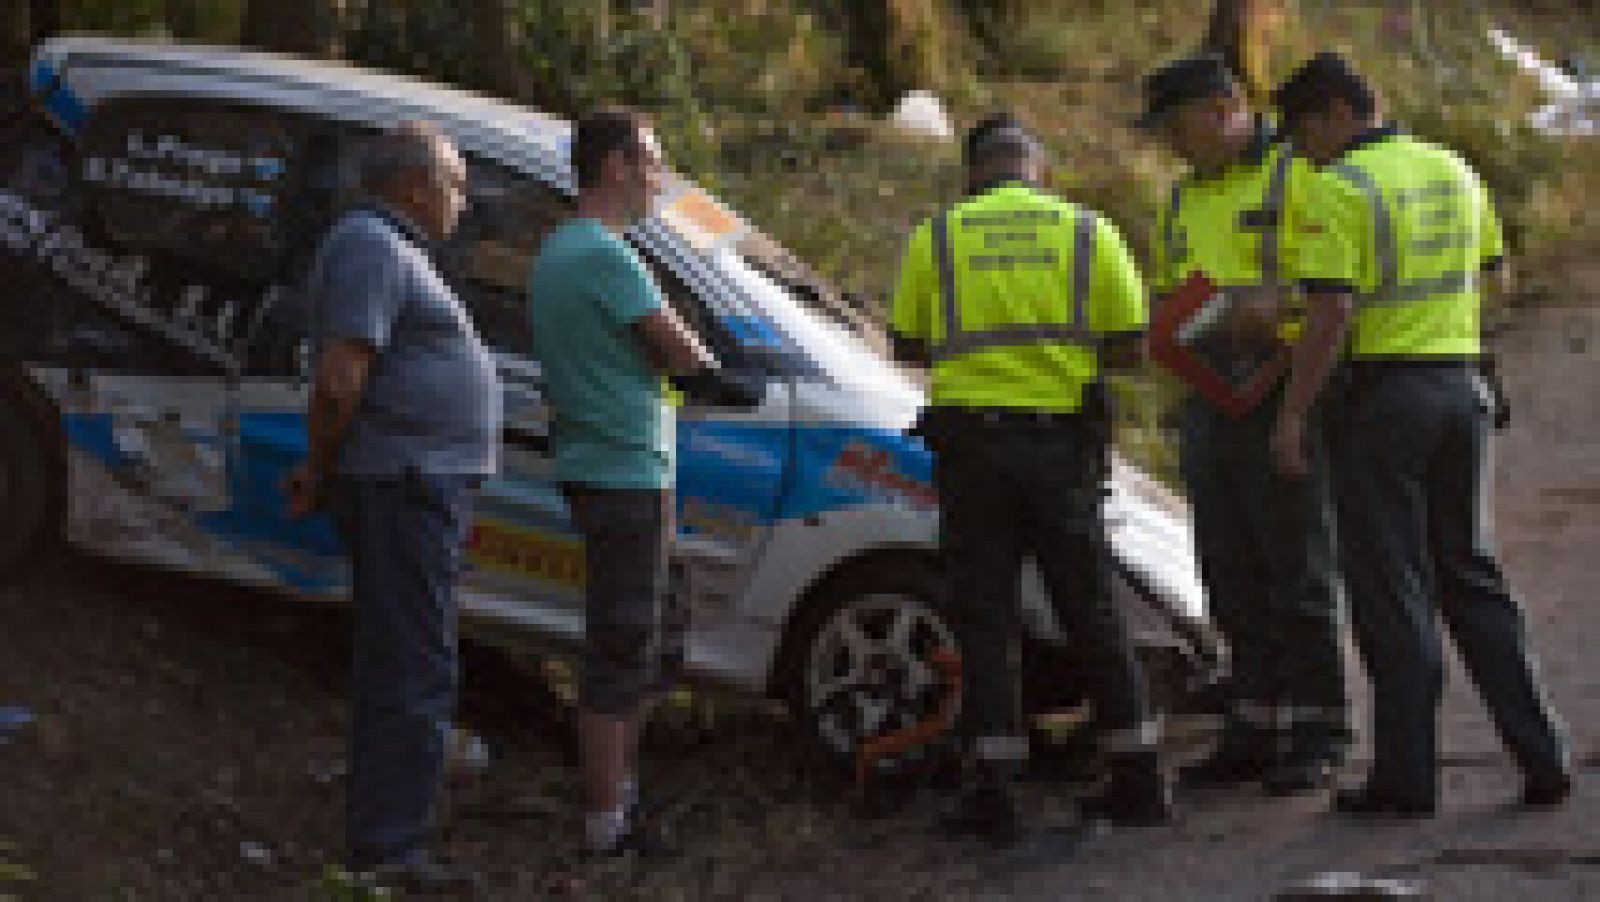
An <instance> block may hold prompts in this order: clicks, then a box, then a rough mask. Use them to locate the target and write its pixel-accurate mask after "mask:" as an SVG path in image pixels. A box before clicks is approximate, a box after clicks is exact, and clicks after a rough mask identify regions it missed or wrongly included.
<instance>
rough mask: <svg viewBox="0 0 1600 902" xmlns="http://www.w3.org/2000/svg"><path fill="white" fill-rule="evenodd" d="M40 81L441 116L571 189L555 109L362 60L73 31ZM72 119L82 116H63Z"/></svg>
mask: <svg viewBox="0 0 1600 902" xmlns="http://www.w3.org/2000/svg"><path fill="white" fill-rule="evenodd" d="M29 75H30V81H31V83H32V85H33V86H34V88H35V90H39V91H42V92H48V91H49V90H50V86H51V85H52V84H56V83H59V84H60V85H62V86H64V87H65V88H66V89H67V90H68V91H69V92H70V93H71V101H70V104H64V105H58V106H57V107H53V109H55V111H56V112H57V113H58V116H60V117H61V118H64V119H70V118H71V111H72V109H73V108H74V105H75V107H76V108H77V109H82V108H86V107H92V106H94V105H96V104H98V103H100V102H102V101H104V100H108V99H111V98H114V97H124V96H133V95H173V94H176V95H182V96H195V97H202V96H203V97H211V98H215V99H218V100H232V101H237V102H240V103H259V104H263V105H266V106H272V107H281V108H287V109H295V110H299V111H302V112H305V113H309V114H312V115H317V116H323V117H327V118H330V119H337V120H341V121H345V122H350V123H354V124H358V125H366V126H371V127H380V128H381V127H385V126H392V125H394V124H395V123H396V122H400V121H402V120H406V119H425V120H428V121H431V122H434V123H436V124H437V125H439V127H440V128H442V129H443V130H444V131H445V132H446V133H448V134H449V135H450V136H451V137H452V138H453V139H454V140H455V141H456V143H457V144H458V145H460V146H462V147H463V148H464V149H469V150H472V151H475V152H477V153H480V154H484V155H487V156H491V157H495V158H498V159H501V160H502V161H504V162H506V163H509V164H512V165H517V166H518V167H519V168H524V167H526V168H532V169H534V170H537V171H540V172H541V173H542V174H543V175H545V176H546V177H547V178H549V179H550V180H551V181H552V182H555V183H556V184H557V185H559V186H561V187H562V188H564V189H566V190H570V189H571V178H570V172H569V166H568V165H567V143H568V141H569V136H570V133H571V126H570V124H569V123H567V122H566V121H565V120H562V119H560V118H558V117H555V116H550V115H547V114H544V113H540V112H536V111H533V110H529V109H527V108H525V107H521V106H517V105H515V104H512V103H507V102H504V101H500V100H496V99H494V98H491V97H487V96H484V95H482V94H476V93H473V92H471V91H464V90H459V89H456V88H447V87H444V86H441V85H435V84H430V83H427V82H424V81H420V80H417V79H412V78H407V77H404V76H400V75H393V74H389V73H385V72H377V71H373V70H370V69H362V68H357V67H355V66H349V65H345V64H343V63H337V62H327V61H321V60H308V59H302V58H298V57H290V56H281V55H278V54H273V53H263V52H259V51H250V50H239V49H236V48H232V47H212V46H205V45H198V44H182V43H173V42H171V41H161V40H141V39H123V38H104V37H93V36H72V37H62V38H55V39H52V40H50V41H47V42H45V43H44V44H42V45H40V47H39V49H38V50H37V51H36V53H35V54H34V61H33V65H32V68H31V71H30V73H29ZM63 124H65V125H67V126H69V127H70V126H73V125H75V124H76V123H73V122H71V121H67V122H64V123H63Z"/></svg>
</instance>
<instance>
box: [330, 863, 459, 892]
mask: <svg viewBox="0 0 1600 902" xmlns="http://www.w3.org/2000/svg"><path fill="white" fill-rule="evenodd" d="M352 876H353V878H354V879H355V880H357V881H359V882H360V883H361V884H363V885H366V886H371V887H383V888H385V889H394V890H399V891H401V892H402V893H404V894H406V895H407V896H413V895H415V896H460V897H471V896H475V895H477V894H478V892H479V890H481V889H482V888H483V886H482V881H481V880H479V878H478V875H477V874H474V873H473V872H471V871H468V870H465V869H462V868H456V867H451V866H449V865H445V864H441V863H439V862H438V861H435V860H434V859H432V858H426V857H424V858H419V859H415V860H413V861H407V862H402V863H397V864H380V865H378V866H377V867H374V868H370V869H368V870H365V871H360V872H357V873H356V874H354V875H352Z"/></svg>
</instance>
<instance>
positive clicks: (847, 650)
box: [782, 554, 964, 774]
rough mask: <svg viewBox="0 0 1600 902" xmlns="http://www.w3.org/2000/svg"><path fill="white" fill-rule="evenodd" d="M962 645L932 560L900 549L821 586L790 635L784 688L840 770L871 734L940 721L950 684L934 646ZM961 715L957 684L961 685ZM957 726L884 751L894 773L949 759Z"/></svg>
mask: <svg viewBox="0 0 1600 902" xmlns="http://www.w3.org/2000/svg"><path fill="white" fill-rule="evenodd" d="M941 648H945V649H949V650H950V651H952V652H954V654H955V656H956V659H957V660H960V658H961V657H962V654H963V651H964V643H963V641H962V631H961V627H960V625H959V622H958V621H957V620H956V619H955V618H954V617H953V616H952V615H951V609H950V603H949V601H948V599H947V596H946V594H945V590H944V588H943V587H942V586H941V584H940V580H939V575H938V573H937V572H935V569H934V566H933V565H932V562H931V561H930V560H928V559H927V558H926V557H924V556H918V555H913V554H906V555H893V556H888V557H884V558H880V559H877V560H874V561H870V562H867V563H865V564H862V565H858V566H855V567H852V568H849V569H847V570H845V571H843V572H841V573H839V574H837V575H835V576H834V577H832V578H830V579H828V580H827V581H826V582H825V583H823V584H822V585H820V586H819V587H818V589H817V590H816V591H815V592H814V593H813V595H812V598H811V601H810V602H809V603H808V605H807V607H806V608H805V610H804V611H803V612H802V614H801V616H800V617H799V618H798V619H797V620H796V622H795V623H794V625H793V627H792V628H791V630H790V633H789V641H788V643H787V644H786V649H785V653H784V656H783V659H782V660H783V676H782V681H783V683H782V689H783V691H784V694H785V695H786V697H787V700H788V702H789V704H790V707H791V710H792V711H793V712H795V715H796V716H797V718H799V719H800V721H801V724H802V727H803V729H804V731H805V733H806V735H807V739H808V744H809V745H810V746H811V747H812V749H813V751H814V752H815V753H816V754H817V755H818V757H819V758H820V759H821V760H822V761H823V762H825V763H826V764H827V765H828V766H829V767H830V768H831V769H833V770H835V771H836V772H839V773H845V774H850V773H853V772H854V770H855V767H856V758H857V752H858V749H859V748H860V747H861V744H862V743H863V741H865V740H868V739H872V738H877V737H881V736H883V735H885V734H887V733H890V732H897V731H901V730H904V729H906V728H909V727H911V726H912V725H914V724H917V723H919V722H928V721H931V720H933V719H934V717H935V715H936V714H937V712H938V710H939V709H940V707H941V703H942V702H944V701H945V700H946V699H947V697H948V696H949V695H950V694H951V692H952V687H951V685H950V682H949V680H948V678H947V677H945V676H944V672H943V671H941V670H940V668H939V667H938V665H937V664H936V662H935V660H934V658H935V654H934V653H935V651H936V650H938V649H941ZM954 691H955V693H956V695H957V697H956V698H955V699H954V700H953V704H954V705H955V706H956V707H955V715H956V717H957V718H959V712H960V700H959V687H956V688H955V689H954ZM950 735H951V731H949V730H946V731H944V732H943V733H941V734H940V735H939V736H938V737H936V738H932V739H929V740H926V741H919V742H917V743H915V744H914V745H912V746H910V747H908V748H907V749H905V751H904V752H902V753H900V754H897V755H894V756H891V757H888V758H884V759H881V760H879V761H877V762H876V763H875V768H874V769H875V770H877V771H883V772H895V771H903V770H906V769H909V767H915V766H917V765H929V764H932V763H934V762H936V761H941V760H944V759H945V758H947V757H948V755H947V754H946V753H947V752H948V751H949V749H950V747H951V745H952V744H951V743H950V742H949V741H948V740H949V737H950Z"/></svg>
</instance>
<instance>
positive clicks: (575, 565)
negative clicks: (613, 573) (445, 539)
mask: <svg viewBox="0 0 1600 902" xmlns="http://www.w3.org/2000/svg"><path fill="white" fill-rule="evenodd" d="M467 558H468V560H470V561H471V562H472V563H473V565H474V566H476V567H478V568H479V569H482V570H491V571H494V572H497V573H508V574H511V575H514V576H522V577H527V578H530V579H536V580H541V581H543V582H550V583H556V584H558V585H563V586H569V587H573V588H576V587H578V586H582V585H583V544H582V543H581V542H579V541H578V540H577V539H573V538H567V537H565V536H556V535H552V534H550V533H547V532H543V531H540V530H533V529H525V528H521V527H516V526H511V525H509V524H506V523H500V522H497V521H494V520H479V521H477V522H476V523H474V524H473V525H472V535H471V536H470V537H469V538H468V540H467Z"/></svg>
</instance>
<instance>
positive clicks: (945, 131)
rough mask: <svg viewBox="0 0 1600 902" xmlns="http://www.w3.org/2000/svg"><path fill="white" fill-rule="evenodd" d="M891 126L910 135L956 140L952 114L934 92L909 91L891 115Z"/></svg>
mask: <svg viewBox="0 0 1600 902" xmlns="http://www.w3.org/2000/svg"><path fill="white" fill-rule="evenodd" d="M889 124H890V125H892V126H894V127H895V128H897V129H899V130H900V131H902V132H906V133H908V134H913V135H918V136H920V137H925V138H935V139H937V140H940V141H949V140H952V139H953V138H955V135H956V131H955V128H954V127H953V126H952V125H951V124H950V114H949V113H947V112H946V111H945V108H944V104H943V103H942V102H940V100H939V98H938V97H937V96H936V95H935V94H934V93H933V92H932V91H924V90H920V89H919V90H916V91H908V92H906V95H905V96H904V97H901V98H900V102H899V103H897V104H895V107H894V111H893V112H891V113H890V114H889Z"/></svg>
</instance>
